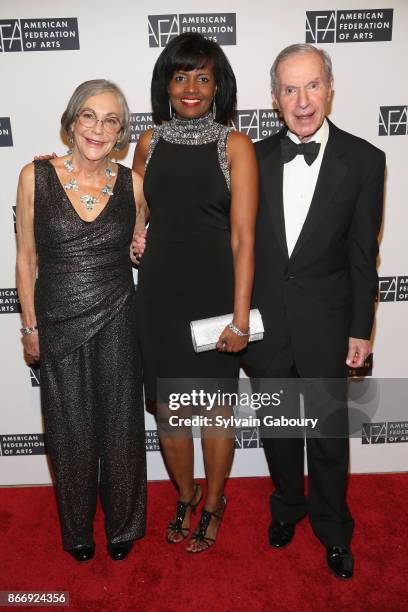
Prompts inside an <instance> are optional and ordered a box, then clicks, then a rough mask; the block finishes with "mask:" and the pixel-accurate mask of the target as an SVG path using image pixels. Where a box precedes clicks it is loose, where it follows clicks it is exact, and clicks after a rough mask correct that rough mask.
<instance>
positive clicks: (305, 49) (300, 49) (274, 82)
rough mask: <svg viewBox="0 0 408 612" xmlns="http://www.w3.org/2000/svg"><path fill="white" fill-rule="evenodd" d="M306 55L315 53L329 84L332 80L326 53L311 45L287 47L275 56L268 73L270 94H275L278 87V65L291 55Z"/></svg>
mask: <svg viewBox="0 0 408 612" xmlns="http://www.w3.org/2000/svg"><path fill="white" fill-rule="evenodd" d="M306 53H317V55H319V57H320V58H321V60H322V62H323V67H324V74H325V76H326V79H327V81H328V82H331V81H332V80H333V70H332V61H331V57H330V55H329V54H328V53H327V51H324V50H323V49H318V48H317V47H314V46H313V45H309V44H307V43H299V44H296V45H289V47H285V48H284V49H282V51H281V52H280V53H279V54H278V55H277V56H276V59H275V61H274V62H273V64H272V68H271V72H270V74H271V91H272V93H275V92H276V90H277V87H278V77H277V72H278V66H279V64H280V63H281V62H282V61H283V60H285V59H286V58H288V57H290V56H291V55H299V54H306Z"/></svg>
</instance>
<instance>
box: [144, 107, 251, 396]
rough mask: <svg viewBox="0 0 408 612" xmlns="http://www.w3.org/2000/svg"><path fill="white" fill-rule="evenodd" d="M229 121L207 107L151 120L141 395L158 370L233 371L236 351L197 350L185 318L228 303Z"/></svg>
mask: <svg viewBox="0 0 408 612" xmlns="http://www.w3.org/2000/svg"><path fill="white" fill-rule="evenodd" d="M229 132H230V129H229V128H226V127H225V126H223V125H220V124H219V123H216V122H214V120H213V119H212V117H211V116H210V115H208V116H206V117H204V118H200V119H192V120H181V119H175V118H174V119H172V120H171V121H170V122H168V123H166V124H164V125H162V126H158V127H155V128H154V132H153V136H152V141H151V146H150V151H149V156H148V159H147V167H146V174H145V179H144V192H145V196H146V200H147V203H148V206H149V209H150V224H149V229H148V237H147V245H146V250H145V252H144V254H143V257H142V261H141V265H140V269H139V277H138V291H137V299H138V314H139V337H140V340H141V347H142V357H143V372H144V382H145V391H146V396H147V398H148V399H149V400H151V401H156V399H157V388H156V384H157V379H160V378H166V379H169V378H189V379H191V378H195V379H197V378H207V379H208V378H215V377H217V378H223V379H236V378H237V376H238V372H239V362H238V358H237V356H236V355H232V354H226V353H219V352H217V351H208V352H205V353H199V354H197V353H195V352H194V349H193V344H192V339H191V331H190V321H192V320H196V319H202V318H206V317H212V316H218V315H223V314H228V313H231V312H232V311H233V307H234V269H233V257H232V250H231V232H230V207H231V198H230V175H229V167H228V160H227V154H226V148H227V140H228V134H229Z"/></svg>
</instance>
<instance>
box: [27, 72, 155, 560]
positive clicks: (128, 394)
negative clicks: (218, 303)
mask: <svg viewBox="0 0 408 612" xmlns="http://www.w3.org/2000/svg"><path fill="white" fill-rule="evenodd" d="M61 125H62V129H63V130H64V131H65V133H66V134H67V136H68V138H69V140H70V141H71V143H72V152H70V153H69V155H66V156H64V157H59V158H55V159H50V160H48V159H45V160H41V161H36V162H34V163H33V164H28V165H27V166H25V167H24V168H23V170H22V172H21V175H20V182H19V188H18V204H17V288H18V294H19V298H20V302H21V307H22V320H23V328H22V330H21V331H22V333H23V344H24V349H25V351H26V353H27V354H28V355H29V356H30V357H31V358H34V359H38V358H39V357H40V356H41V399H42V408H43V414H44V423H45V433H46V440H47V447H48V451H49V455H50V458H51V462H52V465H53V469H54V473H55V481H56V492H57V500H58V507H59V513H60V519H61V528H62V539H63V546H64V549H65V550H67V551H68V552H70V553H71V555H72V556H73V557H74V558H75V559H77V560H78V561H87V560H89V559H91V558H92V557H93V555H94V551H95V544H94V539H93V518H94V514H95V509H96V502H97V494H98V488H99V492H100V495H101V501H102V506H103V510H104V513H105V528H106V536H107V540H108V549H109V553H110V556H111V557H112V559H114V560H121V559H124V558H125V557H126V556H127V555H128V553H129V552H130V550H131V548H132V545H133V541H134V540H136V539H137V538H140V537H142V536H143V535H144V531H145V498H146V495H145V490H146V473H145V472H146V466H145V441H144V411H143V400H142V383H141V367H140V359H139V356H138V352H137V337H136V316H135V290H134V284H133V275H132V266H131V262H130V258H129V247H130V242H131V239H132V234H133V231H134V227H135V219H136V213H137V208H138V207H140V206H141V205H142V202H143V196H142V185H141V183H142V180H141V178H140V177H138V176H137V175H136V174H135V173H132V171H131V170H129V169H128V168H125V167H124V166H121V165H120V164H116V163H113V162H112V161H111V160H110V159H109V156H110V153H111V151H112V149H113V148H114V147H116V148H118V149H119V148H121V147H122V146H126V144H127V142H128V139H129V109H128V106H127V103H126V100H125V98H124V96H123V94H122V92H121V91H120V90H119V89H118V87H117V86H116V85H114V84H113V83H110V82H109V81H104V80H94V81H87V82H85V83H82V84H81V85H80V86H79V87H78V88H77V89H76V90H75V92H74V93H73V95H72V97H71V100H70V101H69V103H68V106H67V109H66V111H65V113H64V115H63V116H62V120H61ZM135 202H136V206H135ZM37 257H38V278H37V279H36V271H37ZM98 481H99V487H98Z"/></svg>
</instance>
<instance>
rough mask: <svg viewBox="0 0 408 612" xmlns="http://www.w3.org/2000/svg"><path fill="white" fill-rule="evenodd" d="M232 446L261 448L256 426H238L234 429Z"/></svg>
mask: <svg viewBox="0 0 408 612" xmlns="http://www.w3.org/2000/svg"><path fill="white" fill-rule="evenodd" d="M234 448H236V449H242V450H245V449H247V448H262V440H261V437H260V435H259V429H258V427H238V428H236V429H235V440H234Z"/></svg>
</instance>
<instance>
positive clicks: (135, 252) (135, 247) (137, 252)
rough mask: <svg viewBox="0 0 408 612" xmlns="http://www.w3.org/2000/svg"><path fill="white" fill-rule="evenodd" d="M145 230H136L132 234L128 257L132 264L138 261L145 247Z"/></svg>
mask: <svg viewBox="0 0 408 612" xmlns="http://www.w3.org/2000/svg"><path fill="white" fill-rule="evenodd" d="M146 236H147V230H142V231H136V232H134V234H133V239H132V244H131V245H130V259H131V260H132V262H133V263H134V264H138V263H140V259H141V257H142V255H143V253H144V251H145V248H146Z"/></svg>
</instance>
